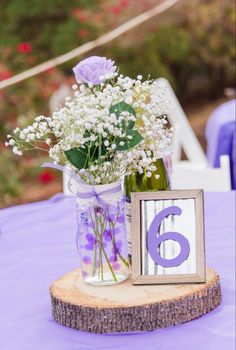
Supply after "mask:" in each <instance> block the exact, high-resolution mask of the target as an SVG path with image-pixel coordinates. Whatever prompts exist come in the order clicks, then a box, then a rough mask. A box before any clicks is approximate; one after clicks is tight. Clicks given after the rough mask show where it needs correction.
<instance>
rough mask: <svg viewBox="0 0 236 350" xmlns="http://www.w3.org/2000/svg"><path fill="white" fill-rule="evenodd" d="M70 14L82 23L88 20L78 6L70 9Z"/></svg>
mask: <svg viewBox="0 0 236 350" xmlns="http://www.w3.org/2000/svg"><path fill="white" fill-rule="evenodd" d="M72 15H73V16H74V17H75V18H77V19H78V20H79V21H80V22H82V23H85V22H87V20H88V15H87V14H86V13H85V12H84V10H82V9H80V8H79V7H76V8H74V9H73V10H72Z"/></svg>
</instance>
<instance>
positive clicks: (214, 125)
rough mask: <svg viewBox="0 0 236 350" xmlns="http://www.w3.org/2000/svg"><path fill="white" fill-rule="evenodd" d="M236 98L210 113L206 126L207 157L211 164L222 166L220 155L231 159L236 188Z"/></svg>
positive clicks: (232, 176) (235, 186)
mask: <svg viewBox="0 0 236 350" xmlns="http://www.w3.org/2000/svg"><path fill="white" fill-rule="evenodd" d="M235 105H236V100H235V99H233V100H231V101H228V102H225V103H223V104H222V105H220V106H219V107H217V108H216V109H215V110H214V111H213V113H212V114H211V115H210V117H209V119H208V121H207V126H206V139H207V158H208V161H209V163H210V165H211V166H213V167H219V166H220V156H221V155H223V154H227V155H228V156H229V159H230V170H231V181H232V188H234V189H235V188H236V170H235V168H236V157H235V133H236V131H235V127H236V124H235V118H236V115H235V113H236V112H235Z"/></svg>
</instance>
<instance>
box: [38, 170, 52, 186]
mask: <svg viewBox="0 0 236 350" xmlns="http://www.w3.org/2000/svg"><path fill="white" fill-rule="evenodd" d="M53 179H54V176H53V174H52V173H51V172H50V171H48V170H44V171H43V172H42V173H41V174H40V175H39V182H41V183H42V184H48V183H50V182H52V181H53Z"/></svg>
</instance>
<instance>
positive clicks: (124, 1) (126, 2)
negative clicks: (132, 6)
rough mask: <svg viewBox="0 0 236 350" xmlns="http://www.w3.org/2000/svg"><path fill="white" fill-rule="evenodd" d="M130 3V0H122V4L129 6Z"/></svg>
mask: <svg viewBox="0 0 236 350" xmlns="http://www.w3.org/2000/svg"><path fill="white" fill-rule="evenodd" d="M128 5H129V0H120V6H122V7H127V6H128Z"/></svg>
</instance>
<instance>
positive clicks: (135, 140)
mask: <svg viewBox="0 0 236 350" xmlns="http://www.w3.org/2000/svg"><path fill="white" fill-rule="evenodd" d="M128 135H129V136H132V139H131V140H129V139H127V138H126V139H119V140H118V142H117V148H116V149H117V151H127V150H129V149H131V148H134V147H135V146H137V145H138V144H139V143H140V142H141V141H142V139H143V137H142V136H141V135H140V133H139V132H138V131H136V130H129V129H128V130H127V133H126V136H128ZM121 141H123V142H124V143H125V144H124V145H123V146H121V145H120V142H121Z"/></svg>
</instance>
